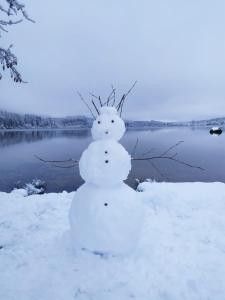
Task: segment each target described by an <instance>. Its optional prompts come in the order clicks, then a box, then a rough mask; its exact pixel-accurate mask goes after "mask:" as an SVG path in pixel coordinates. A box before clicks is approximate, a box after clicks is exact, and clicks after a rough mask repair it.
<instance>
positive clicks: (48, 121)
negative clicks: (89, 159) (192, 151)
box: [0, 110, 225, 130]
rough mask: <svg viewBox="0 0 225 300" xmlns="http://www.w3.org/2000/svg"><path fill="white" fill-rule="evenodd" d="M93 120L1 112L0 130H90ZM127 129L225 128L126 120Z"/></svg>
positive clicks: (217, 122) (216, 122)
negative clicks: (174, 127)
mask: <svg viewBox="0 0 225 300" xmlns="http://www.w3.org/2000/svg"><path fill="white" fill-rule="evenodd" d="M92 121H93V119H92V118H88V117H85V116H71V117H65V118H52V117H43V116H38V115H33V114H24V115H23V114H16V113H11V112H7V111H3V110H0V129H69V128H71V129H73V128H90V127H91V125H92ZM125 123H126V127H127V129H131V130H132V129H137V128H152V127H154V128H157V127H171V126H220V127H223V126H225V117H224V118H214V119H210V120H200V121H190V122H161V121H154V120H152V121H130V120H126V121H125Z"/></svg>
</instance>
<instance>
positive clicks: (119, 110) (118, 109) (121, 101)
mask: <svg viewBox="0 0 225 300" xmlns="http://www.w3.org/2000/svg"><path fill="white" fill-rule="evenodd" d="M136 84H137V81H135V82H134V83H133V85H132V86H131V88H130V89H129V90H128V91H127V92H126V93H125V94H123V96H122V98H121V100H120V102H119V103H118V105H117V107H116V108H117V111H118V112H120V116H121V115H122V111H123V105H124V102H125V99H126V97H127V96H128V95H129V94H130V92H131V91H132V90H133V88H134V87H135V85H136Z"/></svg>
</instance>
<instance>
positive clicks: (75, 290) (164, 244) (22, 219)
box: [0, 183, 225, 300]
mask: <svg viewBox="0 0 225 300" xmlns="http://www.w3.org/2000/svg"><path fill="white" fill-rule="evenodd" d="M139 190H141V191H142V192H141V193H138V195H139V197H140V201H142V202H143V206H144V207H145V222H144V227H143V232H142V235H141V237H140V243H139V244H138V245H137V249H136V251H135V252H134V253H133V254H131V255H130V256H126V257H110V256H108V257H100V256H98V255H94V254H91V253H88V252H84V251H80V252H76V253H75V252H74V251H73V249H72V247H71V242H70V235H69V222H68V211H69V207H70V204H71V200H72V198H73V196H74V193H66V192H64V193H61V194H44V195H33V196H28V197H23V195H22V193H19V192H13V193H10V194H6V193H0V299H4V300H72V299H79V300H111V299H113V300H126V299H138V300H150V299H152V300H157V299H164V300H169V299H170V300H176V299H179V300H181V299H182V300H184V299H187V300H192V299H196V300H201V299H202V300H206V299H210V300H211V299H216V300H222V299H225V184H222V183H176V184H174V183H142V184H140V185H139ZM129 221H131V220H129Z"/></svg>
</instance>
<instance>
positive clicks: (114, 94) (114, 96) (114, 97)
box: [111, 85, 116, 106]
mask: <svg viewBox="0 0 225 300" xmlns="http://www.w3.org/2000/svg"><path fill="white" fill-rule="evenodd" d="M111 88H112V90H113V103H112V105H113V106H114V105H115V102H116V89H114V87H113V85H112V86H111Z"/></svg>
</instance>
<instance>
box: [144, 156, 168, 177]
mask: <svg viewBox="0 0 225 300" xmlns="http://www.w3.org/2000/svg"><path fill="white" fill-rule="evenodd" d="M147 162H148V163H149V164H150V165H151V166H152V167H153V169H155V170H156V172H157V173H158V174H159V175H160V176H161V177H162V178H166V179H167V180H170V179H169V177H168V176H167V175H166V174H164V173H162V172H161V170H160V169H159V168H158V167H157V166H156V165H155V164H154V163H153V162H152V161H151V160H147Z"/></svg>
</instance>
